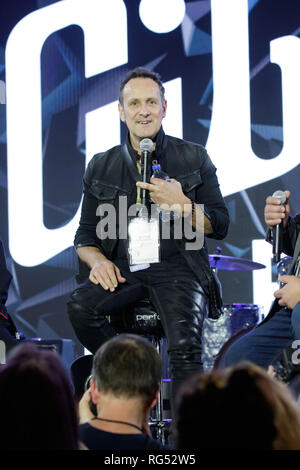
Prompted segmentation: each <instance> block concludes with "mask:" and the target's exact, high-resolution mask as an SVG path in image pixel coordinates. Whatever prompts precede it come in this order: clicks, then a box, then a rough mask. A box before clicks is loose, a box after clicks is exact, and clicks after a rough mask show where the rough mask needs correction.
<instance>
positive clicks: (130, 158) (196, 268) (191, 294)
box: [68, 129, 229, 397]
mask: <svg viewBox="0 0 300 470" xmlns="http://www.w3.org/2000/svg"><path fill="white" fill-rule="evenodd" d="M126 147H127V150H128V151H127V150H126V148H125V146H120V145H118V146H116V147H114V148H112V149H110V150H108V151H107V152H105V153H102V154H98V155H95V156H94V157H93V159H92V160H91V162H90V164H89V166H88V168H87V170H86V173H85V175H84V199H83V204H82V214H81V219H80V225H79V228H78V230H77V232H76V236H75V246H76V247H80V246H96V247H98V248H99V249H100V251H101V252H102V253H103V254H104V255H105V256H106V257H107V258H108V259H110V260H112V261H113V262H114V263H115V264H116V265H117V266H118V267H119V268H120V271H121V274H122V275H123V277H125V278H126V279H127V281H126V283H124V284H119V285H118V287H117V288H116V290H115V291H114V292H110V291H105V290H104V289H103V288H102V287H101V286H99V285H94V284H92V283H91V282H90V281H88V275H89V271H90V270H89V269H88V267H87V266H86V265H85V264H84V263H82V262H81V261H80V272H79V276H78V277H77V280H78V281H79V282H83V281H85V282H84V284H83V285H81V286H80V287H79V288H78V289H76V290H75V291H74V293H73V294H72V296H71V299H70V301H69V303H68V309H69V317H70V320H71V322H72V325H73V327H74V329H75V332H76V334H77V336H78V338H79V340H80V341H81V342H82V344H84V345H85V346H86V347H87V348H88V349H89V350H90V351H91V352H92V353H94V352H95V351H96V350H97V349H98V347H99V346H100V345H101V344H102V343H103V342H104V341H105V340H107V339H109V338H111V337H112V336H114V335H115V331H114V329H113V328H112V326H111V325H110V324H109V323H108V321H107V319H106V318H105V314H110V313H113V312H114V311H119V310H120V309H122V308H125V307H128V306H129V305H130V304H133V303H134V302H136V301H137V300H140V299H142V298H144V297H145V296H146V297H149V298H150V300H151V302H152V303H153V305H154V308H155V310H156V312H157V313H159V315H160V319H161V321H162V325H163V329H164V333H165V335H166V337H167V341H168V352H169V357H170V365H171V371H172V388H173V391H172V394H173V397H174V396H175V393H176V389H177V387H178V385H179V384H180V383H181V382H182V381H183V380H184V379H185V378H186V377H187V376H189V375H191V374H193V373H195V372H198V371H199V370H201V369H202V361H201V331H202V323H203V319H204V316H205V315H206V310H207V308H209V311H210V314H211V315H212V316H214V317H217V316H218V315H219V314H220V310H221V297H220V293H219V289H218V285H217V283H216V280H215V277H214V275H213V273H212V271H211V269H210V266H209V261H208V256H207V250H206V247H205V245H204V247H203V248H202V249H201V250H197V251H196V250H193V251H188V250H185V243H186V240H185V239H184V238H183V239H181V240H164V241H163V243H162V253H161V262H160V263H154V264H152V265H151V266H150V268H148V269H145V270H143V271H137V272H134V273H131V272H130V270H129V266H128V261H127V257H126V253H125V249H124V245H123V242H124V241H122V240H118V235H119V233H120V230H121V229H122V227H119V224H118V220H119V208H118V204H119V197H121V198H122V197H124V196H127V201H125V204H127V206H125V207H127V209H128V207H130V206H131V205H132V204H135V203H136V199H137V188H136V184H135V182H136V181H140V180H141V177H140V174H139V173H138V171H137V168H136V155H137V153H136V152H135V151H134V150H133V149H132V147H131V145H130V143H129V141H127V144H126ZM152 159H156V160H158V161H159V162H160V164H161V167H162V169H163V170H164V171H165V172H166V173H167V174H168V175H169V176H170V177H171V178H175V179H176V180H178V181H179V182H180V183H181V185H182V189H183V192H184V193H185V194H186V196H187V197H189V198H190V199H191V200H193V201H195V202H197V203H199V204H204V205H205V212H206V214H207V216H208V217H209V219H210V221H211V224H212V228H213V233H212V235H211V237H214V238H223V237H225V235H226V233H227V229H228V224H229V217H228V212H227V209H226V206H225V204H224V201H223V198H222V195H221V193H220V190H219V184H218V180H217V177H216V169H215V167H214V166H213V164H212V162H211V160H210V158H209V156H208V155H207V152H206V150H205V149H204V148H203V147H202V146H201V145H197V144H192V143H190V142H185V141H183V140H181V139H177V138H175V137H170V136H166V135H165V134H164V132H163V130H162V129H161V130H160V132H159V133H158V135H157V138H156V148H155V153H153V154H152V158H151V160H152ZM149 171H150V170H149ZM150 175H151V173H150V172H149V176H150ZM104 203H110V204H113V205H114V207H115V209H116V213H117V216H116V224H117V230H116V237H115V238H116V239H112V238H106V239H102V240H100V239H99V238H98V237H97V233H96V226H97V223H98V222H99V212H97V208H98V206H99V205H100V207H103V206H102V204H104ZM96 212H97V213H96ZM97 214H98V215H97ZM100 220H101V217H100Z"/></svg>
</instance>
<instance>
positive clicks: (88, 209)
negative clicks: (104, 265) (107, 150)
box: [74, 155, 101, 249]
mask: <svg viewBox="0 0 300 470" xmlns="http://www.w3.org/2000/svg"><path fill="white" fill-rule="evenodd" d="M96 157H97V155H95V156H94V157H93V159H92V160H91V161H90V163H89V165H88V167H87V169H86V172H85V174H84V177H83V201H82V207H81V217H80V221H79V227H78V229H77V231H76V234H75V239H74V245H75V247H76V248H78V247H80V246H95V247H97V248H99V249H101V242H100V239H99V238H98V237H97V233H96V227H97V223H98V222H99V218H98V217H97V216H96V211H97V207H98V205H99V201H98V200H97V198H96V197H95V196H94V195H93V194H92V193H91V192H90V186H91V182H92V179H93V169H94V164H95V160H96Z"/></svg>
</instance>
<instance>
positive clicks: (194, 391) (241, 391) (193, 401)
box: [176, 362, 300, 450]
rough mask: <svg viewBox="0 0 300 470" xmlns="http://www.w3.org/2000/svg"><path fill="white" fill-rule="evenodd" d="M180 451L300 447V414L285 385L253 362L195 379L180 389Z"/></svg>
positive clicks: (178, 407)
mask: <svg viewBox="0 0 300 470" xmlns="http://www.w3.org/2000/svg"><path fill="white" fill-rule="evenodd" d="M176 434H177V447H178V448H179V449H184V450H186V449H200V450H201V449H202V450H205V449H208V450H212V449H221V450H250V449H264V450H268V449H269V450H290V449H300V411H299V408H298V407H297V404H296V402H295V400H294V399H293V398H292V395H291V394H290V391H289V390H288V388H287V386H286V385H285V384H283V383H281V382H279V381H278V380H277V379H275V378H272V377H271V376H270V375H269V374H268V373H267V372H266V371H265V370H263V369H261V368H260V367H258V366H255V365H253V364H251V363H248V362H247V363H241V364H239V365H237V366H236V367H234V368H228V369H225V370H223V371H212V372H210V373H208V374H205V375H196V376H194V377H193V378H192V379H191V380H190V381H188V382H186V383H185V384H184V386H183V387H182V388H181V390H180V393H179V396H178V403H177V416H176Z"/></svg>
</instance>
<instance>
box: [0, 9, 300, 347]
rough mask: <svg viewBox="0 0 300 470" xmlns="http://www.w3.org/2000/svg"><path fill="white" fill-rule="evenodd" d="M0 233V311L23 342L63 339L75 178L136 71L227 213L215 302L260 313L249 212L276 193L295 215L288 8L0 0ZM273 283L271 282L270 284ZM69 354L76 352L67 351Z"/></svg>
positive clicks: (299, 41) (115, 136)
mask: <svg viewBox="0 0 300 470" xmlns="http://www.w3.org/2000/svg"><path fill="white" fill-rule="evenodd" d="M0 8H1V15H0V25H1V27H0V80H1V81H0V103H1V104H0V185H1V187H0V190H1V192H0V198H1V199H0V200H1V226H0V236H1V239H2V240H3V243H4V246H5V248H6V255H7V261H8V266H9V269H10V271H11V273H12V275H13V282H12V285H11V288H10V294H9V300H8V307H9V311H10V313H11V314H12V316H13V318H14V320H15V322H16V323H17V326H18V327H19V329H20V330H21V331H23V332H24V334H25V335H26V336H30V337H36V336H40V337H44V338H57V337H63V338H72V339H74V335H73V332H72V329H71V326H70V324H69V322H68V319H67V314H66V301H67V299H68V296H69V294H70V292H71V291H72V290H73V289H74V288H75V285H76V284H75V280H74V275H75V273H76V269H77V260H76V256H75V253H74V249H73V248H72V241H73V237H74V233H75V230H76V227H77V224H78V217H79V210H80V203H81V191H82V176H83V172H84V169H85V167H86V164H87V163H88V161H89V160H90V158H91V157H92V156H93V154H94V153H96V152H99V151H103V150H105V149H107V148H109V147H110V146H113V145H116V144H118V143H119V142H120V141H122V140H123V139H124V136H125V129H124V127H122V126H121V125H120V121H119V116H118V112H117V97H118V84H119V81H120V79H121V78H122V77H123V75H124V74H125V73H126V72H127V71H128V70H130V69H132V68H134V67H135V66H138V65H143V66H146V67H148V68H151V69H153V70H155V71H157V72H159V73H160V74H161V76H162V79H163V81H164V83H165V86H166V97H167V100H168V113H167V114H168V115H167V118H166V119H165V121H164V128H165V131H166V132H167V133H169V134H173V135H176V136H179V137H183V138H185V139H187V140H191V141H194V142H198V143H201V144H203V145H205V146H206V147H207V149H208V152H209V154H210V156H211V158H212V160H213V162H214V164H215V165H216V167H217V168H218V176H219V181H220V184H221V189H222V191H223V194H224V196H225V197H226V203H227V205H228V209H229V211H230V216H231V227H230V230H229V234H228V236H227V238H226V240H224V241H222V242H215V241H213V240H209V241H208V246H209V252H210V253H213V252H214V251H215V249H216V248H217V247H220V248H221V249H222V251H221V253H222V254H223V255H229V256H235V257H242V258H245V259H250V260H251V259H252V260H254V261H256V262H260V263H263V264H265V265H266V268H265V269H264V270H261V271H254V272H241V271H235V272H234V271H219V272H218V275H219V278H220V281H221V283H222V289H223V298H224V302H225V303H232V302H247V303H256V304H259V305H263V306H264V307H265V309H267V308H268V306H269V304H270V302H271V298H272V292H273V291H274V288H275V287H276V284H274V281H275V278H274V274H273V279H272V275H271V262H270V256H271V248H270V247H269V246H268V245H267V244H266V243H265V242H264V236H265V225H264V221H263V208H264V202H265V198H266V197H267V195H269V194H272V193H273V192H274V191H275V190H277V189H290V190H291V191H292V202H291V206H292V211H293V212H294V213H295V212H297V211H299V209H300V191H299V183H298V182H299V173H300V172H299V149H300V132H299V112H300V87H299V83H300V38H299V33H300V13H299V7H298V6H297V2H295V1H292V0H285V1H284V2H281V1H274V0H249V1H247V0H211V1H206V0H202V1H185V2H184V1H183V0H160V1H157V0H141V1H139V0H125V1H122V0H63V1H59V2H55V1H46V0H41V1H30V0H26V1H21V0H3V1H2V2H1V7H0ZM272 281H273V282H272ZM75 343H76V349H77V352H80V346H79V344H78V343H77V342H75Z"/></svg>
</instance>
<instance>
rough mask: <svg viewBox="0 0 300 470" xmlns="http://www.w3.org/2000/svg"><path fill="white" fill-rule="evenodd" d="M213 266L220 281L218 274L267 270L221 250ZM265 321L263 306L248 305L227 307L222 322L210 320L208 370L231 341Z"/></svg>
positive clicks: (205, 328)
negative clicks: (225, 253)
mask: <svg viewBox="0 0 300 470" xmlns="http://www.w3.org/2000/svg"><path fill="white" fill-rule="evenodd" d="M209 264H210V267H211V269H212V270H213V271H214V273H215V276H216V278H217V280H218V276H217V272H218V270H223V271H254V270H256V269H263V268H265V267H266V266H265V265H264V264H260V263H256V262H254V261H252V260H248V259H245V258H237V257H234V256H224V255H221V254H220V249H219V248H218V249H217V253H215V254H211V255H209ZM218 281H219V280H218ZM219 283H220V282H219ZM261 319H262V314H261V309H260V307H259V305H255V304H248V303H231V304H225V305H224V306H223V315H221V317H220V318H219V319H218V320H213V319H211V318H206V319H205V320H204V324H203V336H202V348H203V353H202V360H203V367H204V370H205V371H208V370H210V369H212V367H213V366H214V362H215V359H216V357H217V356H218V353H219V352H220V350H221V348H222V347H223V346H224V345H225V343H226V342H227V341H228V340H230V338H232V337H233V336H234V335H237V334H239V333H242V332H245V333H246V332H247V331H249V330H250V329H251V328H253V327H254V326H255V325H257V324H258V323H259V322H260V320H261Z"/></svg>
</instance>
